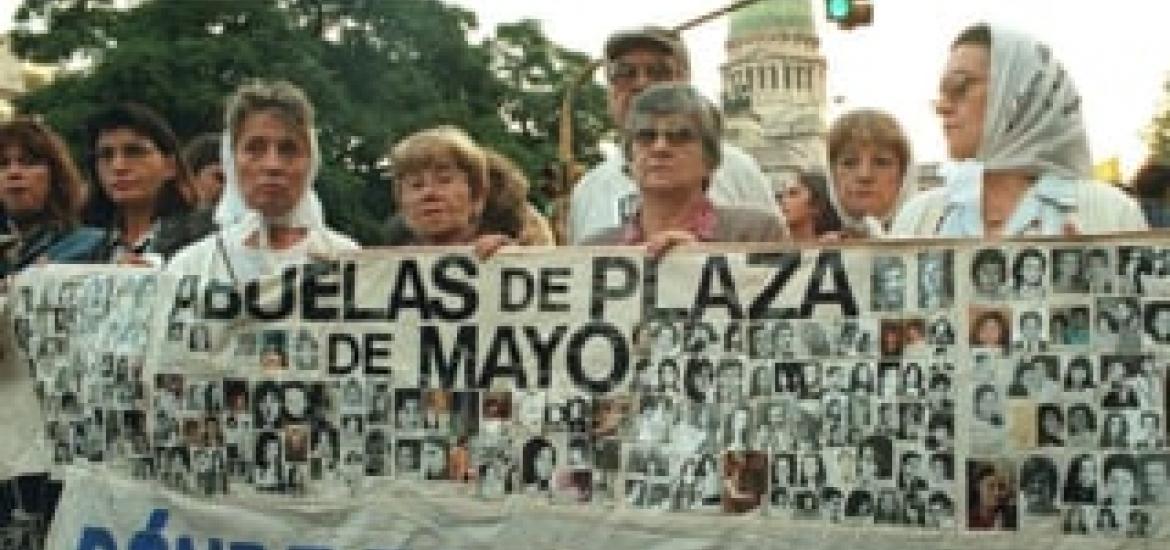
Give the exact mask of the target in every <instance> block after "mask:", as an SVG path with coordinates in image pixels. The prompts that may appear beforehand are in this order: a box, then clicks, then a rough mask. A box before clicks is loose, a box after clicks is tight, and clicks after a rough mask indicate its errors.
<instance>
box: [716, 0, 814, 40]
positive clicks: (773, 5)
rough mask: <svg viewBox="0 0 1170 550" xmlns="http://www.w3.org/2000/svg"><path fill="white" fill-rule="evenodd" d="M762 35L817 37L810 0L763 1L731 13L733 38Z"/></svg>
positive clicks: (730, 33)
mask: <svg viewBox="0 0 1170 550" xmlns="http://www.w3.org/2000/svg"><path fill="white" fill-rule="evenodd" d="M761 34H799V35H806V36H815V35H816V28H815V27H814V25H813V10H812V5H811V4H810V0H761V1H759V2H756V3H755V4H751V5H749V6H748V7H746V8H743V9H741V10H739V11H736V12H735V13H732V14H731V22H730V25H729V31H728V40H729V41H736V40H740V39H744V38H748V37H751V36H755V35H761Z"/></svg>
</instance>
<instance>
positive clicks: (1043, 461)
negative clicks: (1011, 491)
mask: <svg viewBox="0 0 1170 550" xmlns="http://www.w3.org/2000/svg"><path fill="white" fill-rule="evenodd" d="M1059 477H1060V476H1059V474H1057V472H1056V464H1055V463H1053V462H1052V458H1050V457H1047V456H1030V457H1028V459H1027V460H1025V461H1024V463H1023V464H1022V465H1020V488H1021V489H1022V488H1023V487H1024V486H1026V485H1027V484H1028V481H1030V480H1034V479H1037V478H1039V480H1040V481H1041V482H1043V483H1044V485H1045V486H1047V487H1048V490H1049V492H1050V493H1051V494H1052V495H1053V496H1054V497H1055V496H1056V489H1057V480H1058V478H1059Z"/></svg>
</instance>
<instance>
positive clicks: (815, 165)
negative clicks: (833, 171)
mask: <svg viewBox="0 0 1170 550" xmlns="http://www.w3.org/2000/svg"><path fill="white" fill-rule="evenodd" d="M809 2H810V0H763V1H762V2H759V3H757V4H753V5H751V6H749V7H747V8H745V9H743V10H740V11H739V12H736V13H735V14H733V16H732V19H731V22H730V31H729V33H728V38H727V44H726V46H727V61H726V62H725V63H724V64H723V65H722V67H721V68H720V70H721V73H722V78H723V109H724V114H725V116H726V120H725V123H726V132H727V139H728V140H729V141H731V142H732V143H734V144H736V145H738V146H739V147H741V148H743V149H744V150H746V151H747V152H748V153H749V154H751V155H752V156H753V157H754V158H755V159H756V161H757V162H758V163H759V164H760V167H761V168H762V169H763V170H764V172H765V174H767V175H768V176H769V177H770V179H771V180H772V181H773V182H774V183H777V184H778V183H783V182H784V181H787V180H789V179H790V178H792V177H794V176H795V174H796V173H797V172H799V171H800V170H807V169H823V167H824V165H825V162H826V160H825V159H826V153H825V145H824V143H825V133H826V123H825V116H826V115H825V113H826V101H827V99H826V98H827V94H826V92H825V76H826V72H827V69H828V66H827V64H826V62H825V58H824V56H823V55H822V54H821V51H820V39H819V38H818V37H817V34H816V28H815V26H814V25H813V20H812V17H813V15H812V8H811V6H810V4H809Z"/></svg>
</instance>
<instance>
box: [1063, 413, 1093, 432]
mask: <svg viewBox="0 0 1170 550" xmlns="http://www.w3.org/2000/svg"><path fill="white" fill-rule="evenodd" d="M1068 422H1069V431H1070V432H1083V431H1085V430H1088V429H1089V413H1088V412H1087V411H1085V409H1082V408H1079V407H1078V408H1075V409H1071V410H1069V414H1068Z"/></svg>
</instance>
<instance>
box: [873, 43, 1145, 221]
mask: <svg viewBox="0 0 1170 550" xmlns="http://www.w3.org/2000/svg"><path fill="white" fill-rule="evenodd" d="M939 89H940V92H941V96H940V98H939V100H938V102H937V104H936V110H937V111H938V114H939V115H940V116H941V117H942V119H943V131H944V133H945V135H946V139H947V146H948V149H949V153H950V156H951V158H953V159H954V160H956V161H958V162H957V163H955V164H954V165H953V166H950V167H948V170H947V171H946V180H947V181H946V185H944V186H943V187H940V188H937V189H933V190H931V191H929V192H927V193H923V194H921V195H919V196H917V197H915V198H914V199H913V200H911V201H910V202H909V203H907V204H906V206H905V207H904V208H903V209H902V211H901V212H899V214H898V216H897V218H896V219H895V222H894V227H893V233H894V234H895V235H898V236H942V237H982V236H1016V235H1062V234H1097V233H1112V232H1119V231H1140V230H1145V229H1146V222H1145V217H1144V216H1143V215H1142V211H1141V209H1140V208H1139V207H1138V205H1137V203H1135V202H1134V201H1133V200H1132V199H1130V198H1129V197H1127V196H1126V195H1125V194H1124V193H1122V192H1121V191H1120V190H1118V189H1116V188H1114V187H1112V186H1110V185H1105V184H1100V183H1095V182H1093V181H1091V180H1090V179H1089V178H1090V157H1089V146H1088V139H1087V138H1086V135H1085V129H1084V125H1083V123H1082V120H1081V109H1080V107H1081V100H1080V96H1079V95H1078V94H1077V91H1076V89H1075V87H1074V86H1073V83H1072V80H1071V79H1070V77H1069V75H1068V73H1067V72H1065V70H1064V68H1063V67H1062V66H1061V65H1060V63H1059V62H1057V61H1056V59H1055V58H1053V56H1052V52H1051V50H1050V49H1049V48H1048V47H1047V46H1046V45H1044V44H1040V43H1038V42H1036V41H1035V40H1033V39H1032V38H1030V37H1028V36H1025V35H1023V34H1020V33H1017V32H1013V31H1010V30H1006V29H1002V28H999V27H993V26H989V25H986V24H978V25H975V26H972V27H969V28H968V29H966V30H964V31H963V32H962V33H960V35H959V37H958V38H957V39H956V40H955V42H954V43H953V45H952V46H951V54H950V57H949V59H948V61H947V68H946V72H945V74H944V75H943V79H942V84H941V85H940V87H939Z"/></svg>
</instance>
